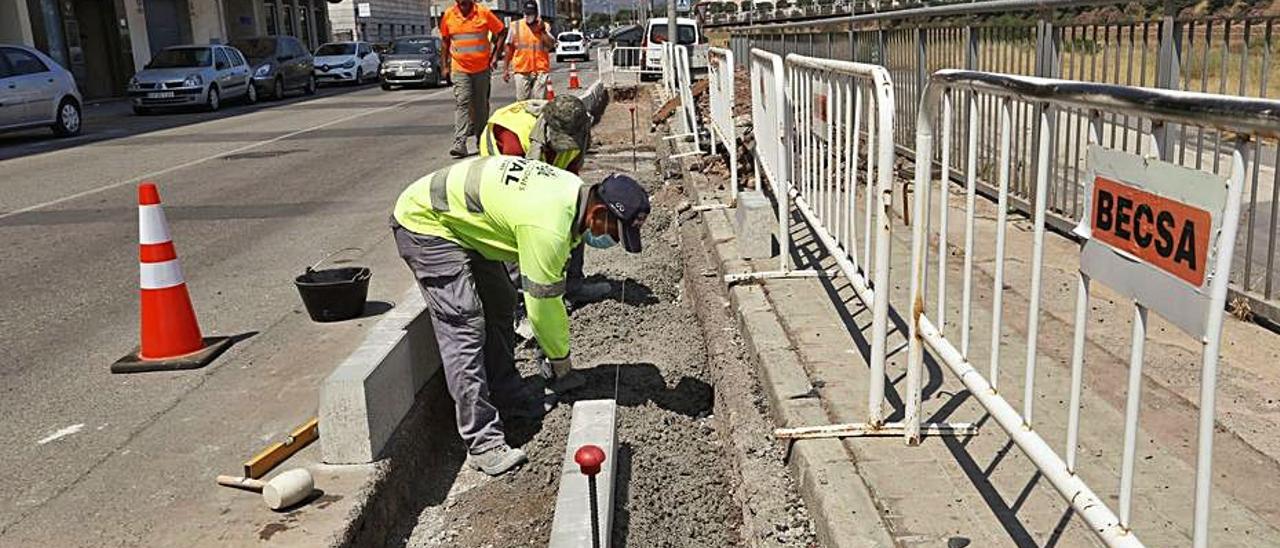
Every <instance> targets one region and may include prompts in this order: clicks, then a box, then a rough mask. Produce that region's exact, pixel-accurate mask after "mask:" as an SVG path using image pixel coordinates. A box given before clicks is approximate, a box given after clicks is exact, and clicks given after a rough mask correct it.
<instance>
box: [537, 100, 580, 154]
mask: <svg viewBox="0 0 1280 548" xmlns="http://www.w3.org/2000/svg"><path fill="white" fill-rule="evenodd" d="M542 118H543V119H544V120H546V123H547V126H546V127H547V144H548V145H551V148H553V149H555V150H557V151H567V150H573V149H577V150H580V151H583V152H586V148H587V136H588V134H589V133H590V132H591V116H590V115H589V114H587V106H586V105H585V104H583V102H582V99H579V98H577V97H575V96H573V95H557V96H556V98H555V99H552V100H551V101H550V102H548V103H547V105H546V106H545V107H543V109H542Z"/></svg>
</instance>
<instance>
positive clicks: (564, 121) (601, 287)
mask: <svg viewBox="0 0 1280 548" xmlns="http://www.w3.org/2000/svg"><path fill="white" fill-rule="evenodd" d="M590 140H591V116H590V115H589V114H588V113H587V106H586V105H585V104H583V102H582V99H579V98H577V97H575V96H573V95H560V96H557V97H556V98H555V99H552V100H551V101H545V100H542V99H530V100H528V101H517V102H515V103H512V104H510V105H507V106H505V107H502V108H500V109H498V110H497V111H495V112H494V113H493V116H492V117H490V118H489V122H488V123H487V124H485V128H484V132H483V133H481V134H480V155H481V156H497V155H505V156H521V157H524V158H529V159H531V160H542V161H543V162H546V163H548V164H551V165H553V166H556V167H558V168H560V169H564V170H568V171H570V172H572V173H574V174H575V175H576V174H577V173H578V172H579V171H580V170H581V169H582V161H583V157H584V156H586V150H587V146H588V143H589V142H590ZM582 262H583V249H582V245H578V246H577V247H575V248H573V253H571V254H570V255H569V265H568V286H567V288H566V289H567V291H568V292H567V293H566V295H565V297H566V298H567V299H569V300H570V301H573V302H575V303H583V302H590V301H594V300H596V299H599V298H601V297H604V296H605V295H607V294H608V293H609V290H610V289H611V286H610V285H609V282H587V281H585V277H584V276H583V273H582ZM525 334H526V333H522V334H521V335H522V336H523V335H525Z"/></svg>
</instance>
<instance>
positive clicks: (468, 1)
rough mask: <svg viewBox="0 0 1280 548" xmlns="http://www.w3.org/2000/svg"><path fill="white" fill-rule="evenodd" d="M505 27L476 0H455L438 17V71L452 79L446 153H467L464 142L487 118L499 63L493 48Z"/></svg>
mask: <svg viewBox="0 0 1280 548" xmlns="http://www.w3.org/2000/svg"><path fill="white" fill-rule="evenodd" d="M504 30H505V27H504V26H503V24H502V20H501V19H498V16H497V15H494V14H493V12H492V11H490V10H489V8H486V7H484V6H481V5H478V4H476V2H475V0H457V1H456V3H455V4H454V5H452V6H449V9H446V10H444V15H443V16H441V17H440V38H441V41H442V46H443V47H442V48H441V50H442V51H443V52H444V56H445V58H444V60H443V61H444V62H443V63H442V65H443V68H442V69H441V72H443V73H444V77H445V78H451V79H452V80H453V100H454V106H455V110H454V116H453V127H454V130H453V148H451V149H450V150H449V154H450V155H451V156H453V157H454V158H462V157H464V156H466V155H467V154H468V152H467V139H468V138H469V137H477V138H479V137H480V128H481V127H482V124H484V121H485V120H487V119H488V118H489V83H490V75H491V74H492V71H493V68H494V67H496V66H497V64H498V56H497V55H495V52H497V49H496V48H495V47H494V45H495V44H497V43H498V42H499V41H500V40H502V37H503V31H504Z"/></svg>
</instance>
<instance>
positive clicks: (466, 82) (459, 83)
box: [453, 70, 490, 143]
mask: <svg viewBox="0 0 1280 548" xmlns="http://www.w3.org/2000/svg"><path fill="white" fill-rule="evenodd" d="M489 74H490V72H489V71H488V70H485V71H482V72H477V73H475V74H467V73H465V72H461V71H456V70H455V71H453V103H454V111H453V142H454V143H465V142H466V141H467V137H476V138H479V137H480V132H481V131H484V125H485V123H487V122H488V121H489Z"/></svg>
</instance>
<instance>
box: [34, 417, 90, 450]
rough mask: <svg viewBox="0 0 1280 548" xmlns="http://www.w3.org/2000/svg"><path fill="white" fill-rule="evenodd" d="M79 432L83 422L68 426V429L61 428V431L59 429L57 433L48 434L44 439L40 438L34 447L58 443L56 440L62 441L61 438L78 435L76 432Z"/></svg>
mask: <svg viewBox="0 0 1280 548" xmlns="http://www.w3.org/2000/svg"><path fill="white" fill-rule="evenodd" d="M81 430H84V423H83V422H82V423H80V424H73V425H71V426H68V427H66V428H63V429H61V430H58V431H57V432H54V433H52V434H49V435H48V436H45V437H44V438H41V439H40V441H37V442H36V445H44V444H46V443H49V442H53V441H58V440H60V439H62V438H65V437H67V436H70V435H72V434H75V433H78V432H80V431H81Z"/></svg>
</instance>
